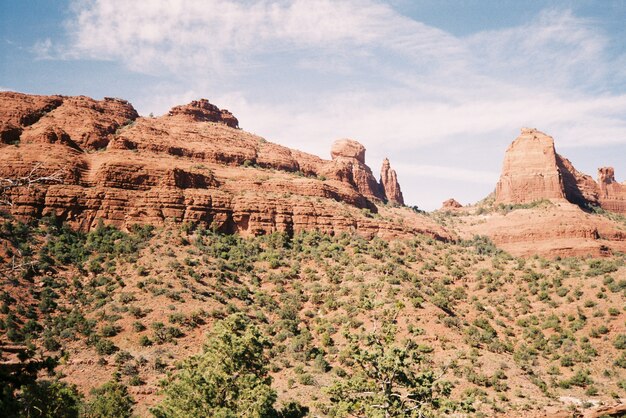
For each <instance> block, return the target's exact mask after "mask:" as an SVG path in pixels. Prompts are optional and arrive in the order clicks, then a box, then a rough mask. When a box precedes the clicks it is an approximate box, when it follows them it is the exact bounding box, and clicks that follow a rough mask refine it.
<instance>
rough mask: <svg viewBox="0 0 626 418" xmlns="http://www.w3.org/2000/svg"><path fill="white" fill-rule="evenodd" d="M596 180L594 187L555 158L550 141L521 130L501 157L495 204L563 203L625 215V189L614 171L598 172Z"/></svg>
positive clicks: (592, 183) (545, 136) (579, 173)
mask: <svg viewBox="0 0 626 418" xmlns="http://www.w3.org/2000/svg"><path fill="white" fill-rule="evenodd" d="M598 177H599V179H598V183H596V182H595V181H594V180H593V178H591V176H588V175H587V174H584V173H581V172H580V171H578V170H576V168H574V166H573V165H572V163H571V162H570V161H569V160H568V159H567V158H564V157H562V156H560V155H559V154H557V153H556V151H555V149H554V140H553V139H552V137H550V136H547V135H545V134H544V133H542V132H539V131H537V130H535V129H522V133H521V135H520V136H519V137H518V138H517V139H516V140H515V141H513V143H512V144H511V146H509V148H508V149H507V151H506V154H505V156H504V164H503V167H502V174H501V176H500V181H499V182H498V185H497V186H496V203H529V202H533V201H537V200H541V199H557V200H559V199H560V200H562V199H566V200H568V201H569V202H571V203H574V204H577V205H579V206H582V207H587V206H589V205H594V206H601V207H602V208H604V209H606V210H610V211H613V212H618V213H626V191H625V189H626V186H625V185H624V184H620V183H617V182H616V181H615V178H614V175H613V169H612V168H601V169H600V170H599V172H598Z"/></svg>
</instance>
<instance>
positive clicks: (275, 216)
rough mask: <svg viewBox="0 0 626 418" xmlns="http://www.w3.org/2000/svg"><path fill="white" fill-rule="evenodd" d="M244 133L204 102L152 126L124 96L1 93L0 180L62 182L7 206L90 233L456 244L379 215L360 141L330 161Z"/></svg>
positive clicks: (345, 143) (22, 191)
mask: <svg viewBox="0 0 626 418" xmlns="http://www.w3.org/2000/svg"><path fill="white" fill-rule="evenodd" d="M238 124H239V123H238V121H237V119H236V118H235V117H234V116H232V114H230V112H227V111H224V110H220V109H219V108H217V107H216V106H214V105H212V104H210V103H209V102H208V101H206V100H200V101H196V102H192V103H191V104H189V105H185V106H177V107H175V108H173V109H172V110H171V111H170V112H169V113H168V114H167V115H165V116H162V117H157V118H152V117H149V118H143V117H139V116H138V115H137V112H136V111H135V109H134V108H133V107H132V105H130V104H129V103H128V102H126V101H123V100H119V99H104V100H101V101H97V100H93V99H89V98H86V97H65V96H30V95H24V94H20V93H11V92H2V93H0V138H2V142H1V143H0V178H1V177H4V178H14V177H16V176H29V175H35V176H47V175H50V174H55V173H56V174H58V173H62V177H63V182H62V184H34V185H32V187H28V188H17V189H12V190H10V191H7V192H6V194H7V196H6V197H7V198H8V200H9V201H10V203H11V205H10V206H5V207H4V208H3V209H4V210H8V211H10V212H11V213H12V214H13V215H15V216H17V217H19V218H22V219H28V218H33V217H41V216H45V215H50V214H54V215H56V216H58V217H60V218H62V219H65V220H67V221H68V222H70V223H73V224H75V225H76V226H78V227H81V228H83V229H89V228H91V227H92V226H94V225H95V224H96V223H97V222H98V220H99V219H102V220H104V221H105V222H106V223H111V224H115V225H118V226H121V227H126V226H129V225H132V224H134V223H153V224H158V223H163V222H167V221H176V222H183V221H192V222H201V223H204V224H206V225H207V226H210V227H212V228H215V229H218V230H222V231H224V232H237V233H241V234H243V235H246V234H248V235H258V234H265V233H271V232H275V231H285V232H288V233H292V232H297V231H302V230H314V229H315V230H319V231H322V232H327V233H338V232H342V231H356V232H357V233H361V234H363V235H366V236H401V235H407V234H408V235H410V234H414V233H417V232H424V233H428V234H431V235H432V236H434V237H436V238H448V237H449V234H448V233H447V232H446V231H445V230H443V229H442V228H441V227H438V226H437V225H435V224H434V222H432V221H430V220H428V219H426V218H425V217H420V218H419V219H417V218H416V219H417V220H412V221H411V222H402V223H396V222H394V221H392V220H391V218H392V217H391V216H390V217H389V218H388V220H385V219H384V217H382V216H377V217H371V215H369V214H372V213H377V212H379V211H380V206H379V203H381V202H383V201H386V200H387V197H386V195H385V188H384V187H383V186H381V185H380V184H379V183H378V182H377V181H376V179H375V178H374V177H373V175H372V172H371V170H370V169H369V167H368V166H367V165H366V164H365V148H364V147H363V146H362V145H361V144H359V143H358V142H356V141H353V140H340V141H337V142H336V143H335V144H334V145H333V150H332V156H333V158H332V160H330V161H329V160H324V159H321V158H319V157H316V156H314V155H310V154H306V153H303V152H300V151H297V150H292V149H289V148H286V147H282V146H279V145H276V144H273V143H270V142H268V141H266V140H265V139H263V138H261V137H258V136H255V135H252V134H249V133H247V132H245V131H243V130H241V129H238V128H237V127H238ZM33 169H35V170H34V171H33ZM396 182H397V179H396ZM396 186H397V184H396ZM390 190H391V189H390ZM397 190H399V186H397ZM362 209H368V210H367V211H366V212H363V211H362ZM409 212H410V211H409ZM409 212H407V213H409ZM366 215H367V216H366ZM407 225H410V226H407Z"/></svg>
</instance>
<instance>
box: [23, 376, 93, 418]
mask: <svg viewBox="0 0 626 418" xmlns="http://www.w3.org/2000/svg"><path fill="white" fill-rule="evenodd" d="M81 398H82V395H81V394H80V393H79V392H78V390H77V389H76V386H74V385H68V384H67V383H64V382H61V381H58V380H39V381H37V382H36V383H35V384H33V385H29V386H26V387H24V388H23V389H22V394H21V405H22V408H21V409H22V415H23V416H27V417H42V418H44V417H45V418H57V417H63V418H78V417H79V416H80V410H81V406H82V399H81Z"/></svg>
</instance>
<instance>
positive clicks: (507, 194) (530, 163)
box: [496, 128, 565, 203]
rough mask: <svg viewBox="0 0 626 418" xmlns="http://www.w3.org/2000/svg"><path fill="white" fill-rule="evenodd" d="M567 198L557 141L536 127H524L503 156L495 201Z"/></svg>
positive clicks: (523, 201) (518, 201) (524, 201)
mask: <svg viewBox="0 0 626 418" xmlns="http://www.w3.org/2000/svg"><path fill="white" fill-rule="evenodd" d="M564 198H565V191H564V186H563V178H562V175H561V172H560V171H559V168H558V165H557V155H556V151H555V150H554V140H553V139H552V137H550V136H548V135H545V134H544V133H542V132H539V131H537V130H535V129H526V128H525V129H522V132H521V135H520V136H519V137H518V138H517V139H516V140H515V141H513V143H512V144H511V145H510V146H509V148H508V149H507V150H506V153H505V155H504V163H503V165H502V174H501V175H500V181H498V184H497V186H496V203H527V202H532V201H535V200H541V199H564Z"/></svg>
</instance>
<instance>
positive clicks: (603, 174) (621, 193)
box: [598, 167, 626, 213]
mask: <svg viewBox="0 0 626 418" xmlns="http://www.w3.org/2000/svg"><path fill="white" fill-rule="evenodd" d="M598 188H599V193H598V201H599V203H600V206H601V207H602V208H603V209H606V210H610V211H613V212H618V213H626V182H624V183H618V182H617V181H615V170H614V169H613V167H602V168H599V169H598Z"/></svg>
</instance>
